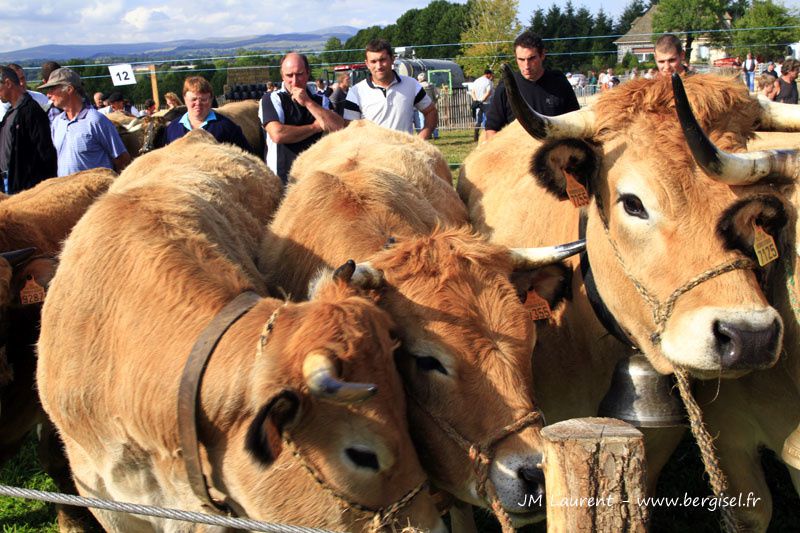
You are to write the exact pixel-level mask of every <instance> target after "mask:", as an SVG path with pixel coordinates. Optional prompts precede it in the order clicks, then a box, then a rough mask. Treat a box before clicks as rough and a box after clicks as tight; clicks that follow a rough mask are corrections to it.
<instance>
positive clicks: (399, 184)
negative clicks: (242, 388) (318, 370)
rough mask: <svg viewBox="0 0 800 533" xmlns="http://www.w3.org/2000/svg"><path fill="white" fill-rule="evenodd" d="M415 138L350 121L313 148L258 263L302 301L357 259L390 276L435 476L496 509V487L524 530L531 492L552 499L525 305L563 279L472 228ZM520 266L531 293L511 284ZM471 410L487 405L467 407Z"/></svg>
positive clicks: (407, 375) (421, 440)
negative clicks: (331, 272) (321, 279)
mask: <svg viewBox="0 0 800 533" xmlns="http://www.w3.org/2000/svg"><path fill="white" fill-rule="evenodd" d="M354 126H355V127H354ZM365 132H369V135H365ZM403 135H405V142H404V143H397V142H396V139H397V136H398V134H397V133H395V132H392V131H390V130H387V129H384V128H379V127H374V126H371V125H368V124H366V123H364V124H352V125H350V126H349V127H347V128H345V129H344V130H341V131H339V132H336V133H333V134H331V135H329V136H328V137H327V138H326V139H324V140H323V141H321V142H326V143H328V145H329V146H331V147H335V148H334V149H335V151H334V152H331V153H329V154H327V155H325V156H324V157H323V155H324V154H319V153H316V152H315V148H316V146H315V147H314V148H311V149H309V150H307V151H306V152H304V153H303V154H301V155H300V157H299V158H298V159H297V161H296V162H295V165H296V167H295V168H296V169H303V170H302V172H301V173H300V176H301V177H300V178H299V179H298V180H297V181H296V182H295V183H293V184H291V185H290V186H289V187H288V189H287V192H286V197H285V198H284V201H283V203H282V204H281V207H280V208H279V209H278V212H277V213H276V215H275V220H274V221H273V223H272V224H271V225H270V230H271V233H270V235H269V236H268V238H267V240H266V241H265V245H264V252H263V254H262V256H261V259H260V263H259V264H260V268H261V269H262V271H263V272H264V273H265V275H266V276H267V279H268V283H269V284H270V285H273V284H275V285H277V286H280V287H282V288H284V289H285V290H286V291H287V292H288V293H289V294H290V295H291V296H292V297H293V298H295V299H302V298H303V297H304V296H305V293H306V290H307V288H308V286H309V283H310V282H312V281H313V280H314V278H315V276H316V275H317V272H318V271H319V270H320V269H322V268H324V267H328V268H331V267H334V266H335V265H337V264H340V263H341V262H342V261H343V260H344V259H346V258H349V257H353V258H355V259H357V260H358V261H368V262H369V264H371V267H370V266H368V265H367V264H364V265H361V266H360V268H359V270H358V271H357V273H356V277H357V278H359V279H363V280H365V281H366V280H372V281H375V280H378V279H380V280H383V284H384V285H382V287H381V288H380V289H379V293H380V300H379V301H380V304H381V306H382V307H383V308H384V309H386V310H387V311H389V313H390V314H391V315H392V317H393V318H394V320H395V321H396V322H397V324H398V333H399V336H400V338H401V340H402V343H403V344H402V347H401V349H400V352H399V356H398V358H397V364H398V366H399V368H400V370H401V373H402V375H403V377H404V380H405V386H406V391H407V395H408V397H409V399H410V401H409V417H410V421H411V428H412V436H413V438H414V440H415V443H416V445H417V450H418V451H419V453H420V456H421V457H422V459H423V466H424V467H425V469H426V471H427V472H428V474H429V475H430V476H431V478H432V480H433V481H434V482H435V483H436V485H437V486H439V487H441V488H443V489H444V490H446V491H448V492H450V493H452V494H453V495H455V496H456V497H457V498H459V499H461V500H463V501H465V502H469V503H474V504H476V505H481V506H484V507H486V506H488V505H489V503H490V502H491V499H492V498H491V488H492V487H493V488H495V489H496V491H497V495H498V498H499V503H500V504H501V505H502V507H503V508H504V509H505V511H506V512H507V513H508V514H509V515H510V517H511V519H512V521H513V522H515V523H517V524H522V523H526V522H529V521H532V520H535V519H536V518H539V517H541V511H542V508H540V507H539V506H537V505H536V504H535V503H530V501H529V499H526V498H525V496H526V495H531V496H533V497H534V499H535V497H536V496H537V495H541V494H543V491H544V477H543V474H542V471H541V468H540V466H541V465H540V461H541V446H540V444H541V443H540V435H539V429H540V427H541V420H540V419H539V418H538V417H537V416H535V415H533V413H535V408H534V403H533V400H532V393H533V391H532V388H531V368H530V351H531V349H532V348H533V344H534V342H535V340H536V335H535V329H534V325H533V323H532V321H531V318H530V314H529V313H528V311H527V310H526V309H525V307H523V306H522V305H521V304H520V297H522V298H523V299H525V297H526V296H527V294H528V290H529V288H530V287H532V286H535V287H537V288H538V290H539V291H541V292H540V293H541V294H542V295H543V296H545V297H548V296H553V295H554V293H556V292H557V290H556V289H555V288H556V287H560V284H561V281H562V276H563V270H562V269H561V268H558V267H551V268H552V271H551V269H550V268H548V269H542V270H536V271H532V270H531V265H530V264H529V263H528V262H526V261H524V260H519V258H518V256H517V255H516V254H515V253H513V252H512V251H511V250H509V249H508V248H504V247H501V246H496V245H491V244H489V243H487V242H486V241H485V240H483V239H481V238H479V237H478V236H476V235H475V234H474V233H473V232H472V231H471V230H470V229H468V228H467V227H465V226H464V225H463V224H464V222H465V218H464V214H465V213H464V210H463V206H461V204H460V202H459V199H458V197H457V195H456V194H455V191H454V190H453V189H452V188H451V187H449V186H447V182H446V181H444V180H443V179H442V176H441V175H440V174H439V173H438V172H436V171H433V168H435V167H434V166H432V165H431V164H430V163H431V157H430V156H429V152H430V150H425V151H419V150H417V148H416V146H417V143H415V142H413V141H412V140H411V136H409V135H407V134H403ZM384 138H386V139H387V145H389V146H390V148H389V149H388V153H387V154H384V153H383V152H382V149H381V146H382V141H383V139H384ZM436 159H439V160H441V156H438V157H436V158H434V160H436ZM337 162H338V163H337ZM315 163H316V164H317V165H319V167H320V168H323V169H324V171H314V170H313V169H314V166H315ZM433 191H435V195H436V196H435V198H433V199H432V198H430V197H429V196H428V195H429V194H431V193H432V192H433ZM437 205H448V207H447V209H446V210H445V211H444V212H442V211H440V210H439V209H437V207H436V206H437ZM549 260H550V261H552V258H549ZM543 262H546V261H543ZM515 267H518V268H519V269H520V272H518V273H517V274H516V276H519V279H515V281H517V282H518V287H519V288H520V289H521V290H518V289H517V288H515V285H514V284H512V282H511V280H510V278H511V277H512V275H514V272H515ZM367 283H369V282H367ZM377 285H381V283H377ZM312 286H313V284H312ZM554 299H555V298H551V302H552V301H553V300H554ZM531 300H533V297H531ZM472 405H474V406H478V405H479V406H480V408H479V409H468V408H467V409H465V406H472ZM469 444H475V445H480V446H483V447H484V448H483V449H484V450H486V451H487V453H488V454H489V455H488V457H484V458H483V459H484V460H487V459H488V460H489V463H488V465H487V466H488V471H487V472H486V475H488V478H489V480H490V481H491V483H486V482H485V478H484V477H482V474H481V473H479V472H478V471H480V468H479V469H477V471H476V469H473V467H474V466H475V465H474V464H472V463H471V460H470V455H469V453H468V450H467V448H468V447H469ZM478 459H480V458H478ZM486 490H488V491H489V492H486ZM523 501H524V502H525V503H524V504H523V503H522V502H523Z"/></svg>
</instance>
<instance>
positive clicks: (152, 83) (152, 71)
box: [147, 65, 161, 110]
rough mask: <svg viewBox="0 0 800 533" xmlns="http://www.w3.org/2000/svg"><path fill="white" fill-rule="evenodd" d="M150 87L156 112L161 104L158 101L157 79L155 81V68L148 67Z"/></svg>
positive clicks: (152, 66) (153, 66)
mask: <svg viewBox="0 0 800 533" xmlns="http://www.w3.org/2000/svg"><path fill="white" fill-rule="evenodd" d="M147 68H149V69H150V87H152V89H153V101H154V102H155V103H156V110H158V109H160V108H161V102H159V100H158V79H156V66H155V65H150V66H148V67H147Z"/></svg>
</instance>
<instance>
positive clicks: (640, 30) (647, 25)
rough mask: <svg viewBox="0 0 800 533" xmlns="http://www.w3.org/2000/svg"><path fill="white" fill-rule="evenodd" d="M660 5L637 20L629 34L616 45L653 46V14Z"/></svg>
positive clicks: (616, 42) (615, 42)
mask: <svg viewBox="0 0 800 533" xmlns="http://www.w3.org/2000/svg"><path fill="white" fill-rule="evenodd" d="M657 8H658V5H655V6H653V7H651V8H650V9H648V10H647V12H646V13H645V14H644V15H642V16H641V17H639V18H637V19H635V20H634V21H633V23H632V24H631V29H629V30H628V33H626V34H625V35H623V36H622V37H620V38H619V39H617V40H616V41H614V44H616V45H620V44H650V45H652V44H653V14H655V12H656V9H657Z"/></svg>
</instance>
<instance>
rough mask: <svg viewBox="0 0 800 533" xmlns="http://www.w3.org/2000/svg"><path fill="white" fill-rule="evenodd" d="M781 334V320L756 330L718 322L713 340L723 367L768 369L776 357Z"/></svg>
mask: <svg viewBox="0 0 800 533" xmlns="http://www.w3.org/2000/svg"><path fill="white" fill-rule="evenodd" d="M780 333H781V325H780V322H779V321H778V320H774V321H772V323H771V324H769V325H768V326H766V327H761V328H757V329H750V328H746V327H741V326H739V325H737V324H733V323H729V322H723V321H719V320H717V321H715V322H714V338H715V339H716V342H717V353H718V354H719V358H720V364H721V367H722V368H725V369H749V368H763V367H765V366H769V365H770V364H771V363H772V362H774V360H775V356H776V355H777V349H778V340H779V339H780V336H781V335H780Z"/></svg>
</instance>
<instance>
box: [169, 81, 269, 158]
mask: <svg viewBox="0 0 800 533" xmlns="http://www.w3.org/2000/svg"><path fill="white" fill-rule="evenodd" d="M213 99H214V89H213V88H212V87H211V84H210V83H209V82H208V80H207V79H205V78H203V77H202V76H190V77H188V78H186V79H185V80H184V81H183V101H184V102H186V113H184V114H183V116H182V117H181V118H180V119H178V120H173V121H172V122H170V123H169V126H167V131H166V134H165V139H164V140H165V142H166V144H169V143H171V142H172V141H175V140H177V139H180V138H181V137H183V136H184V135H186V134H187V133H189V132H190V131H192V130H193V129H196V128H202V129H204V130H206V131H207V132H208V133H210V134H211V135H213V136H214V138H215V139H216V140H217V141H219V142H221V143H230V144H235V145H236V146H238V147H239V148H241V149H242V150H244V151H245V152H252V151H253V148H252V147H251V146H250V143H249V142H247V139H246V138H245V136H244V133H242V128H240V127H239V126H238V125H237V124H235V123H234V122H233V121H232V120H231V119H229V118H227V117H224V116H222V115H218V114H216V113H214V110H213V109H211V101H212V100H213Z"/></svg>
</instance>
